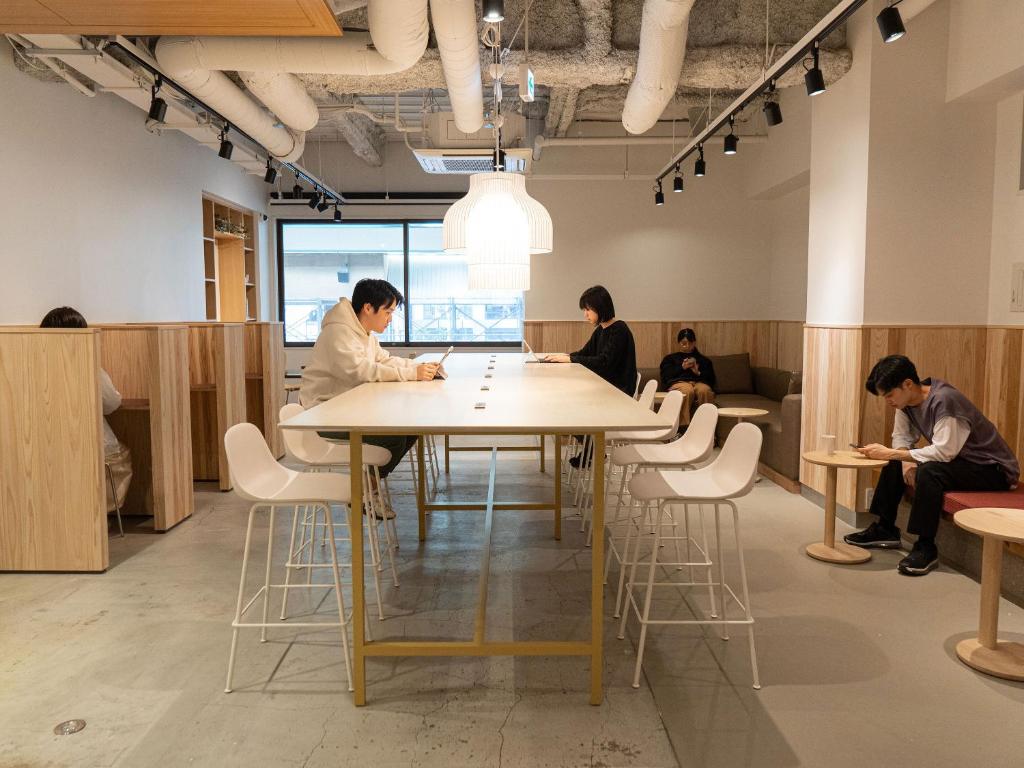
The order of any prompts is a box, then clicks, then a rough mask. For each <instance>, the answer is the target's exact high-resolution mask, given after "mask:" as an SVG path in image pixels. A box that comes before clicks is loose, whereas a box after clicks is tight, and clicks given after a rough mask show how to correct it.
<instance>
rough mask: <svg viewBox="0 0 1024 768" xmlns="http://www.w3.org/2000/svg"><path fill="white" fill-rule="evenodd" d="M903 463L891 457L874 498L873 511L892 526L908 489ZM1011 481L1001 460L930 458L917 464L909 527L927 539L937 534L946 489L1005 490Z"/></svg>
mask: <svg viewBox="0 0 1024 768" xmlns="http://www.w3.org/2000/svg"><path fill="white" fill-rule="evenodd" d="M906 487H907V486H906V483H905V482H904V481H903V464H902V463H901V462H899V461H895V460H893V461H890V462H889V463H888V464H886V465H885V466H884V467H883V468H882V476H881V477H879V478H878V485H876V486H875V495H874V498H873V499H872V500H871V509H870V510H869V511H870V512H871V514H872V515H877V516H878V519H879V520H881V521H882V522H883V523H887V524H888V525H890V526H895V525H896V510H897V509H898V508H899V505H900V499H902V498H903V492H904V490H905V489H906ZM1006 490H1009V485H1008V483H1007V482H1006V475H1004V474H1003V470H1002V469H1001V468H1000V466H999V465H998V464H975V463H974V462H971V461H966V460H964V459H953V460H952V461H927V462H925V463H924V464H918V465H917V476H916V479H915V481H914V502H913V504H911V506H910V522H909V523H908V524H907V531H908V532H910V533H914V534H917V535H918V536H923V537H924V538H926V539H931V538H934V537H935V533H936V532H937V531H938V530H939V518H940V517H941V516H942V494H944V493H945V492H946V491H1006Z"/></svg>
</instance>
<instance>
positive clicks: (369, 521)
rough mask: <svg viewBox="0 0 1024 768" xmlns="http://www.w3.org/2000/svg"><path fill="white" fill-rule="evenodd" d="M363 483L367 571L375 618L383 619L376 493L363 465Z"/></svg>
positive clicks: (382, 513)
mask: <svg viewBox="0 0 1024 768" xmlns="http://www.w3.org/2000/svg"><path fill="white" fill-rule="evenodd" d="M363 483H364V485H363V487H364V488H366V490H367V493H366V494H365V495H364V501H365V504H364V505H363V508H364V509H365V510H366V526H365V527H366V538H367V545H368V548H369V552H370V557H369V560H370V562H369V566H370V568H369V571H370V573H371V574H372V576H373V592H374V595H376V597H377V619H378V620H379V621H384V600H383V598H381V594H380V548H379V546H378V542H377V538H378V535H379V534H380V531H379V530H378V528H377V507H376V504H375V501H376V498H375V497H376V494H375V493H373V492H372V491H371V490H370V489H371V485H370V473H369V471H368V470H367V468H366V467H363ZM383 515H384V512H383V510H381V516H383Z"/></svg>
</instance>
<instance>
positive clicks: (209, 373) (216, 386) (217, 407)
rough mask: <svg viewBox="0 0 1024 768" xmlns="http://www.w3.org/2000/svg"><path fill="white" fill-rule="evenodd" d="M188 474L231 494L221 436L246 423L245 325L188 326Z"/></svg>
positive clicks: (195, 324) (189, 324)
mask: <svg viewBox="0 0 1024 768" xmlns="http://www.w3.org/2000/svg"><path fill="white" fill-rule="evenodd" d="M187 325H188V334H189V336H188V359H189V385H190V388H191V413H192V475H193V477H194V479H196V480H209V481H216V482H217V484H218V486H219V487H220V489H221V490H222V491H227V490H230V489H231V478H230V475H229V473H228V462H227V456H226V454H225V453H224V433H225V432H227V431H228V429H229V428H230V427H232V426H234V425H235V424H241V423H242V422H244V421H245V420H246V407H245V325H244V324H242V323H188V324H187Z"/></svg>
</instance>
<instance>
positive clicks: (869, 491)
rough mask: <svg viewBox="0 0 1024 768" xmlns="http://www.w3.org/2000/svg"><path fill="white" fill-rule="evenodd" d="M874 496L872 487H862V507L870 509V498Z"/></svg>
mask: <svg viewBox="0 0 1024 768" xmlns="http://www.w3.org/2000/svg"><path fill="white" fill-rule="evenodd" d="M874 498H875V489H874V488H865V489H864V509H871V500H872V499H874Z"/></svg>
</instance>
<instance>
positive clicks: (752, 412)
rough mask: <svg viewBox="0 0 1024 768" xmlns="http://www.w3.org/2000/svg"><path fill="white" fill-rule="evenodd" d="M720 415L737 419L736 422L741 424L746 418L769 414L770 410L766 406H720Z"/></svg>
mask: <svg viewBox="0 0 1024 768" xmlns="http://www.w3.org/2000/svg"><path fill="white" fill-rule="evenodd" d="M718 415H719V416H726V417H728V418H732V419H736V423H737V424H739V423H741V422H742V421H743V420H744V419H753V418H756V417H757V416H767V415H768V411H766V410H765V409H764V408H719V409H718Z"/></svg>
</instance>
